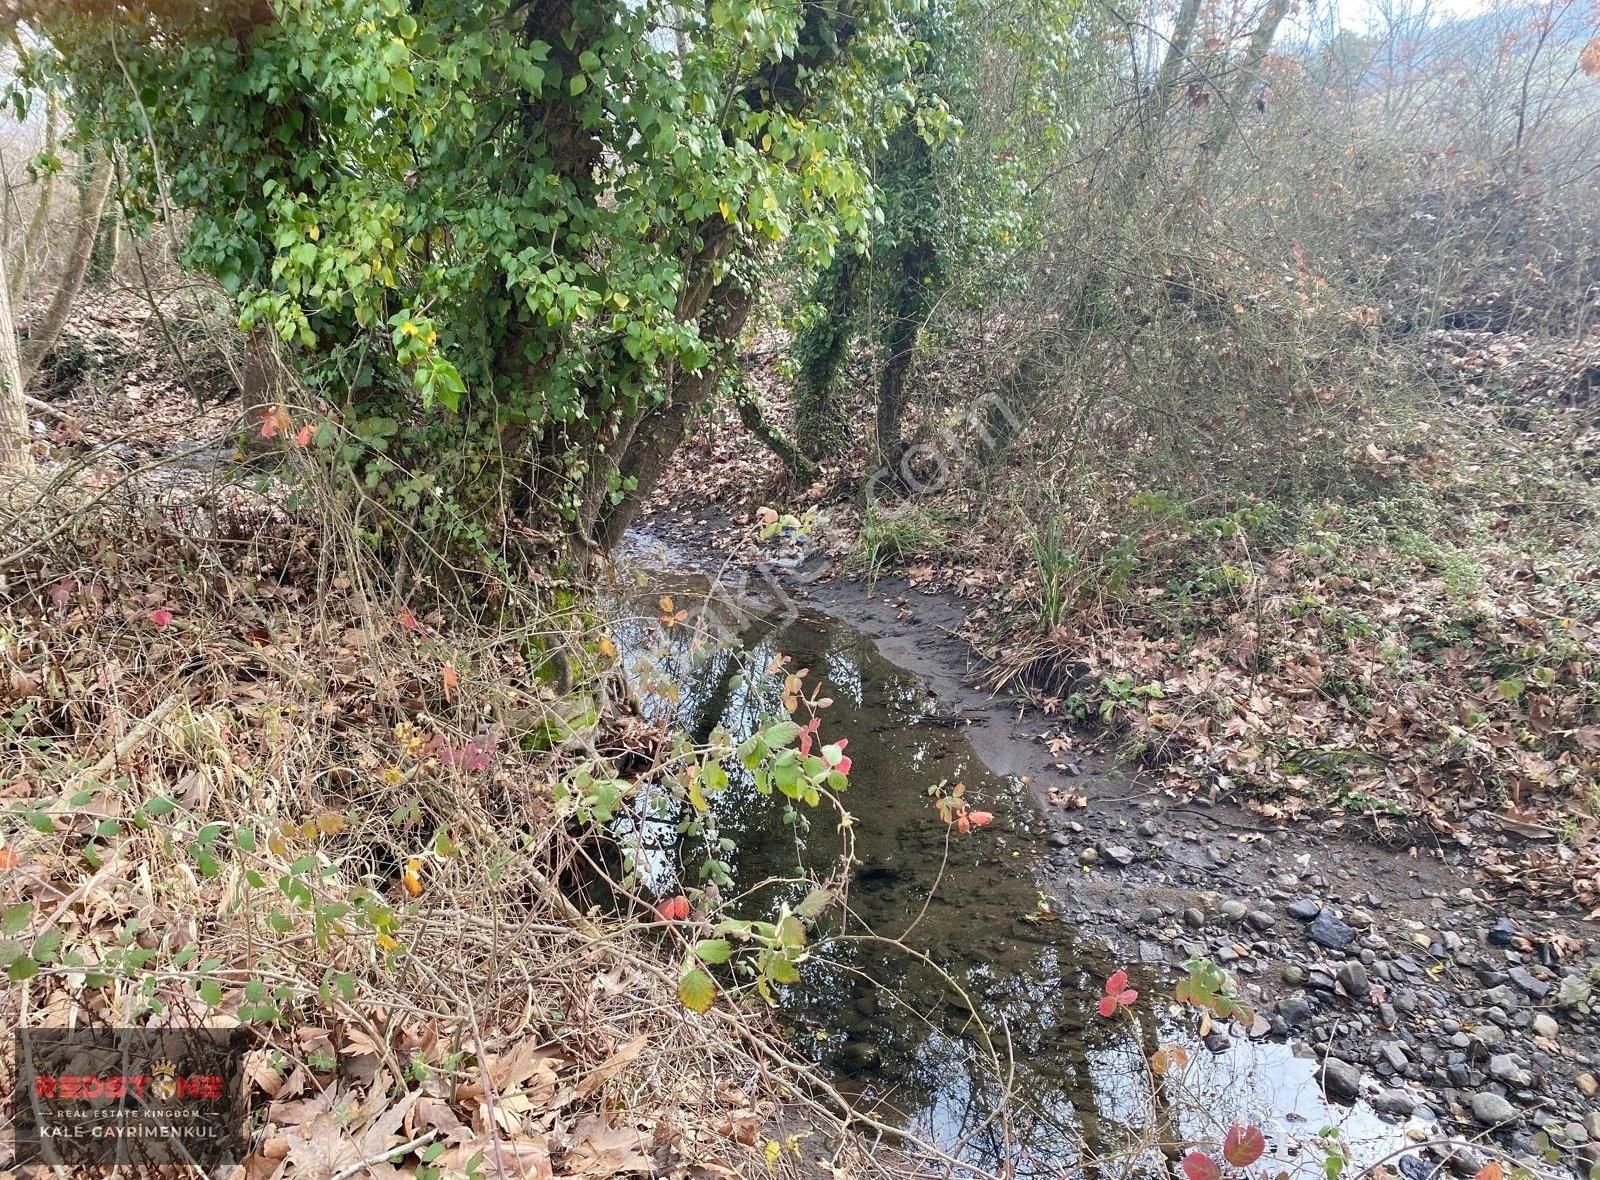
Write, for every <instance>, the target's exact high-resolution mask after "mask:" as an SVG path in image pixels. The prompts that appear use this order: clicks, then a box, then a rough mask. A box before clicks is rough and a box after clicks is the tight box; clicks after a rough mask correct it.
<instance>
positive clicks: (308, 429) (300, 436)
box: [294, 422, 317, 447]
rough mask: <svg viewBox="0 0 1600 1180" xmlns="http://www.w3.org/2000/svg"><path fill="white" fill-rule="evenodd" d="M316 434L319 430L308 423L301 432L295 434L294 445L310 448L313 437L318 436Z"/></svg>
mask: <svg viewBox="0 0 1600 1180" xmlns="http://www.w3.org/2000/svg"><path fill="white" fill-rule="evenodd" d="M316 432H317V428H316V427H315V426H313V425H311V423H309V422H307V423H306V424H305V425H304V426H302V427H301V428H300V429H299V430H297V431H295V432H294V445H295V446H297V447H304V446H308V445H309V444H310V442H311V436H312V435H314V434H316Z"/></svg>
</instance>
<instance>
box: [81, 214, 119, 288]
mask: <svg viewBox="0 0 1600 1180" xmlns="http://www.w3.org/2000/svg"><path fill="white" fill-rule="evenodd" d="M107 206H108V207H107V208H106V210H105V212H104V213H103V214H101V217H100V232H99V233H97V234H95V237H94V249H93V250H92V251H91V252H90V254H89V286H91V287H96V288H99V287H104V286H105V285H106V284H107V283H109V282H110V281H111V277H112V275H113V274H114V273H115V272H116V269H117V256H118V255H119V254H120V253H121V252H122V210H120V209H118V208H117V207H116V205H115V203H114V202H108V203H107Z"/></svg>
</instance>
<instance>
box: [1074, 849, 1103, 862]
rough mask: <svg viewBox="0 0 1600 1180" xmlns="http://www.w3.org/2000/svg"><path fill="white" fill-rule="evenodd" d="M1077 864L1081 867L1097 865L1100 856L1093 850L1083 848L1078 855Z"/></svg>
mask: <svg viewBox="0 0 1600 1180" xmlns="http://www.w3.org/2000/svg"><path fill="white" fill-rule="evenodd" d="M1078 863H1079V864H1081V865H1092V864H1099V863H1100V854H1099V853H1098V852H1096V851H1095V850H1094V849H1093V848H1085V849H1084V850H1083V851H1082V852H1080V853H1078Z"/></svg>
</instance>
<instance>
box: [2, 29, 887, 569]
mask: <svg viewBox="0 0 1600 1180" xmlns="http://www.w3.org/2000/svg"><path fill="white" fill-rule="evenodd" d="M22 7H23V9H24V16H25V17H26V18H27V19H29V20H30V21H31V22H32V23H33V27H34V28H35V29H36V30H37V31H38V32H40V33H42V34H44V35H45V36H46V37H47V38H48V39H49V41H50V44H51V46H52V49H51V52H50V53H49V54H47V55H35V60H34V61H33V62H32V63H31V69H32V70H33V71H35V72H37V73H49V74H52V75H53V76H55V77H57V78H58V79H59V80H60V81H61V82H62V83H64V84H65V85H66V86H67V87H69V88H70V90H71V92H72V94H73V96H74V99H75V103H76V107H77V110H78V117H79V133H80V135H83V136H84V137H86V138H87V137H93V138H96V139H98V140H100V141H101V142H103V143H105V144H106V145H107V146H108V148H112V147H115V148H117V149H120V151H121V152H122V154H123V156H124V158H125V160H126V165H125V166H126V168H127V170H128V191H129V192H130V193H131V194H134V195H135V196H134V199H133V200H131V201H130V202H129V205H128V208H127V209H126V210H125V213H126V214H127V215H128V216H129V218H130V220H132V221H133V222H134V223H135V226H136V227H137V226H138V225H139V224H141V223H144V222H147V221H148V220H149V219H150V218H153V217H156V216H170V215H171V214H173V213H175V212H178V211H185V212H187V213H188V215H189V216H190V217H191V218H192V228H191V230H190V232H189V235H188V238H187V242H186V246H185V260H186V262H187V263H189V264H190V265H192V266H195V267H197V268H199V269H201V270H203V271H206V272H208V273H210V274H212V275H214V276H215V277H216V278H217V279H218V280H219V281H220V282H221V283H222V284H223V286H224V287H225V288H226V289H227V290H228V291H230V292H232V293H234V294H235V295H236V296H237V298H238V300H239V305H240V311H241V319H242V321H243V323H244V325H245V326H246V327H247V328H248V327H253V326H254V325H257V324H265V325H268V326H270V327H271V328H272V329H273V330H275V331H276V332H277V333H278V334H279V336H280V337H282V339H283V340H284V341H285V342H287V343H288V344H289V345H290V346H291V357H292V360H293V362H294V364H295V365H296V367H297V369H298V371H299V373H300V374H301V376H302V377H303V379H304V380H305V381H306V383H307V385H308V387H309V389H310V390H311V391H312V392H314V393H315V394H317V395H319V396H320V397H322V398H324V399H325V400H326V401H328V402H330V403H332V404H333V405H334V406H335V407H336V408H337V412H338V414H339V418H340V424H341V426H342V427H343V433H344V437H345V438H346V440H347V441H346V442H345V443H344V444H343V445H342V447H341V450H340V458H341V459H342V460H344V461H346V462H348V463H349V464H350V465H351V466H352V468H353V469H354V470H355V471H357V472H358V473H359V476H360V479H361V481H362V483H363V484H364V486H365V487H366V488H368V489H369V490H370V493H371V494H373V495H376V496H379V497H381V498H382V499H383V500H384V501H385V502H386V504H388V505H389V506H390V507H392V508H396V509H399V510H401V511H406V512H410V513H412V514H413V515H414V516H415V517H416V518H417V519H418V520H419V521H420V522H421V523H422V524H423V525H430V526H443V527H446V528H448V529H450V530H451V531H452V534H453V536H455V537H456V538H458V539H478V540H488V539H491V538H495V539H498V538H499V537H500V536H501V535H503V533H504V529H503V525H504V522H505V521H506V520H507V519H508V518H516V519H518V520H520V522H521V523H522V524H523V525H524V526H526V527H525V529H524V530H520V531H521V532H522V533H523V535H526V532H527V530H530V529H531V530H532V531H533V532H535V533H536V534H538V535H542V536H544V537H547V538H549V539H551V540H552V541H555V542H557V543H560V544H564V545H566V546H569V547H576V548H580V549H583V548H600V549H604V548H607V547H609V546H610V545H611V544H613V543H614V542H615V541H616V540H617V539H618V538H619V537H620V535H621V533H622V530H623V529H624V528H625V527H626V525H627V523H628V521H629V520H630V519H631V517H632V516H633V514H634V512H635V511H636V510H637V508H638V506H639V504H640V502H641V501H642V499H643V498H644V497H645V496H647V495H648V494H649V492H650V491H651V489H652V488H653V487H654V485H655V483H656V481H657V480H658V479H659V477H660V475H661V472H662V470H663V469H664V467H665V465H666V462H667V460H668V458H669V457H670V456H671V454H672V452H673V451H674V450H675V449H676V447H677V445H678V444H679V443H680V442H681V441H682V439H683V437H684V434H685V431H686V430H687V428H688V424H689V421H690V417H691V415H692V414H693V412H694V411H695V410H696V408H697V407H699V406H700V405H701V404H702V403H703V402H704V401H705V400H706V399H707V398H708V397H709V396H710V395H711V393H712V391H713V390H714V389H715V387H716V385H717V381H718V376H719V373H720V371H721V370H722V369H723V367H724V366H725V365H727V364H728V363H729V360H730V357H731V354H732V352H733V350H734V347H735V345H736V343H737V341H738V338H739V336H740V333H741V331H742V330H743V328H744V326H745V323H746V321H747V319H748V318H749V316H750V314H751V311H752V308H753V306H754V304H755V302H756V299H757V297H758V294H759V292H758V290H757V287H756V284H755V282H754V281H753V280H754V278H755V276H756V274H757V263H759V261H760V260H761V259H762V258H763V257H764V256H765V255H766V254H768V253H769V252H770V251H771V250H773V249H774V248H775V247H776V245H777V244H778V243H780V242H783V241H786V240H787V241H790V242H791V243H792V244H793V247H794V248H795V249H797V250H799V251H800V252H801V253H802V254H803V255H805V256H807V257H812V258H818V259H826V258H827V257H828V256H829V255H830V254H831V253H832V252H833V251H834V249H835V248H836V247H838V245H839V243H840V240H841V238H848V237H860V236H861V235H862V234H863V233H864V232H865V230H866V226H867V217H868V213H869V210H870V207H871V193H870V189H869V186H868V184H867V183H866V180H865V178H864V177H863V175H862V173H861V170H860V169H859V168H858V167H857V165H856V163H855V158H856V155H857V144H856V141H855V137H854V134H853V132H852V130H851V129H852V127H853V126H854V123H853V119H852V115H853V111H852V108H851V104H850V95H851V94H852V93H854V92H857V91H859V90H860V89H861V88H862V87H863V86H864V80H865V79H866V78H867V77H868V76H870V75H871V74H872V73H873V72H874V71H875V70H877V69H880V68H882V63H883V62H885V61H891V62H892V61H893V59H894V58H895V57H896V56H897V55H898V54H900V53H901V52H902V47H901V44H900V39H899V36H898V33H897V30H896V28H895V25H894V22H893V21H892V20H891V19H890V17H891V12H890V10H889V8H888V5H887V2H886V0H783V2H780V3H777V4H773V3H770V2H767V3H757V2H755V0H714V2H713V3H710V4H708V5H703V6H694V7H692V8H691V7H688V6H680V5H677V4H675V3H664V2H661V0H645V2H643V3H639V2H636V0H585V2H584V3H576V2H574V0H489V2H487V3H468V2H467V0H412V2H410V3H404V2H402V0H273V2H272V3H271V4H270V5H269V4H267V3H265V2H263V0H254V2H251V0H241V2H238V3H234V4H232V5H228V4H222V5H215V4H213V5H197V4H186V3H182V2H179V0H165V2H164V3H158V4H155V5H146V4H133V3H131V2H128V3H124V2H123V0H68V2H67V3H65V4H63V3H61V2H60V0H29V2H28V3H24V4H23V6H22ZM138 194H144V195H145V197H146V199H145V200H144V202H143V204H141V203H140V201H139V199H138Z"/></svg>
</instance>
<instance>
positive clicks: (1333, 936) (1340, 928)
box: [1306, 910, 1356, 951]
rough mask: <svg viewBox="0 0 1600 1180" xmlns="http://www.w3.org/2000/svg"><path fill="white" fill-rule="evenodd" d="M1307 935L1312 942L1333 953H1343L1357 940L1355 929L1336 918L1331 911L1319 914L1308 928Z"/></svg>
mask: <svg viewBox="0 0 1600 1180" xmlns="http://www.w3.org/2000/svg"><path fill="white" fill-rule="evenodd" d="M1306 934H1307V936H1308V937H1309V938H1310V939H1311V941H1312V942H1314V943H1317V944H1318V945H1319V946H1325V947H1327V948H1328V949H1329V950H1331V951H1342V950H1344V949H1345V948H1346V947H1348V946H1349V945H1350V944H1351V943H1352V942H1354V941H1355V940H1356V932H1355V928H1354V927H1353V926H1351V925H1350V924H1349V923H1348V922H1342V921H1340V920H1339V919H1338V918H1336V917H1334V916H1333V913H1332V911H1330V910H1323V911H1322V912H1321V913H1319V914H1318V915H1317V916H1316V917H1315V918H1314V919H1313V920H1312V922H1311V925H1309V926H1307V927H1306Z"/></svg>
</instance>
